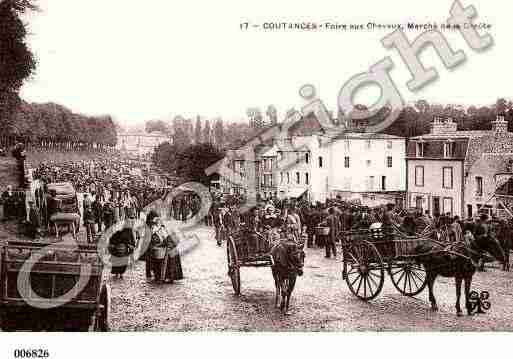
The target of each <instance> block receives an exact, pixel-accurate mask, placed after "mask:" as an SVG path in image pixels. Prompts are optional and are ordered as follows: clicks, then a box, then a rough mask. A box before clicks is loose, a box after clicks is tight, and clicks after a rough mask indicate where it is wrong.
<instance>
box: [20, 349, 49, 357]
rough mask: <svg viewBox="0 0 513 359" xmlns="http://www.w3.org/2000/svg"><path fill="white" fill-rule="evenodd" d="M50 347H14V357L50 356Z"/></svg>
mask: <svg viewBox="0 0 513 359" xmlns="http://www.w3.org/2000/svg"><path fill="white" fill-rule="evenodd" d="M49 357H50V352H49V351H48V349H14V358H16V359H17V358H49Z"/></svg>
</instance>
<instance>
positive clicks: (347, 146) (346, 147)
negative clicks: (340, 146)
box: [344, 140, 349, 151]
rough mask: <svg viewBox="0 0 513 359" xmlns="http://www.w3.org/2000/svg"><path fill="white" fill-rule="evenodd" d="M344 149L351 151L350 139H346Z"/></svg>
mask: <svg viewBox="0 0 513 359" xmlns="http://www.w3.org/2000/svg"><path fill="white" fill-rule="evenodd" d="M344 150H346V151H349V141H348V140H346V141H344Z"/></svg>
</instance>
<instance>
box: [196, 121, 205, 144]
mask: <svg viewBox="0 0 513 359" xmlns="http://www.w3.org/2000/svg"><path fill="white" fill-rule="evenodd" d="M194 142H195V143H196V144H198V143H202V142H203V141H202V140H201V118H200V117H199V115H198V116H196V126H195V127H194Z"/></svg>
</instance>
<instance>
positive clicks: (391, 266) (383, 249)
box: [341, 228, 429, 301]
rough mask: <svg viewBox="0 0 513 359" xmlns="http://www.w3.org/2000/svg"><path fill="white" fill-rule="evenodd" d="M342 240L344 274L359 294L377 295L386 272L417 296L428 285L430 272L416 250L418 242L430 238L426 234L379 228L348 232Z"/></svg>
mask: <svg viewBox="0 0 513 359" xmlns="http://www.w3.org/2000/svg"><path fill="white" fill-rule="evenodd" d="M341 240H342V252H343V258H344V263H343V271H342V276H343V279H345V281H346V283H347V285H348V287H349V290H350V291H351V292H352V293H353V294H354V295H355V296H356V297H358V298H360V299H362V300H365V301H367V300H371V299H373V298H375V297H376V296H377V295H378V294H379V293H380V292H381V290H382V289H383V284H384V282H385V272H388V274H389V277H390V279H391V281H392V283H393V285H394V287H395V288H396V289H397V290H398V291H399V292H400V293H401V294H403V295H406V296H410V297H411V296H415V295H417V294H419V293H421V292H422V291H423V290H424V288H425V287H426V285H427V277H426V272H425V270H424V268H423V267H422V265H421V264H418V263H417V262H416V261H415V257H416V256H417V255H416V254H415V253H414V249H415V248H416V247H417V246H418V245H420V244H421V243H423V242H426V241H429V239H426V237H405V236H402V235H398V234H397V233H388V234H386V233H384V232H383V229H381V228H379V229H369V230H358V231H348V232H344V233H343V234H342V236H341Z"/></svg>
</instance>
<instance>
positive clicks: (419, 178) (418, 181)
mask: <svg viewBox="0 0 513 359" xmlns="http://www.w3.org/2000/svg"><path fill="white" fill-rule="evenodd" d="M415 186H417V187H424V166H415Z"/></svg>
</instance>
